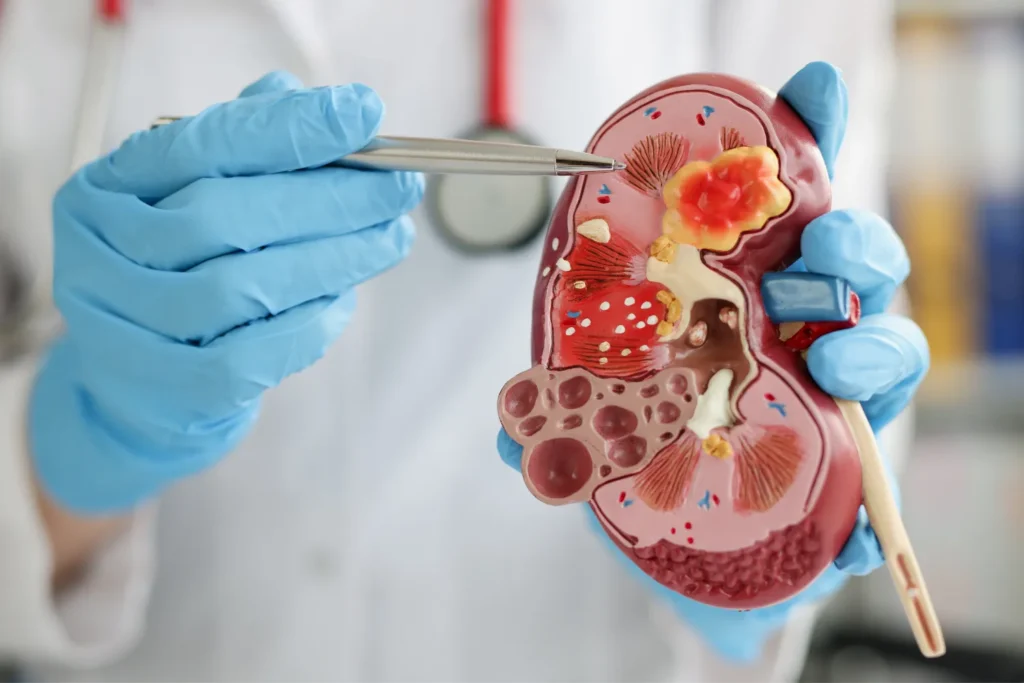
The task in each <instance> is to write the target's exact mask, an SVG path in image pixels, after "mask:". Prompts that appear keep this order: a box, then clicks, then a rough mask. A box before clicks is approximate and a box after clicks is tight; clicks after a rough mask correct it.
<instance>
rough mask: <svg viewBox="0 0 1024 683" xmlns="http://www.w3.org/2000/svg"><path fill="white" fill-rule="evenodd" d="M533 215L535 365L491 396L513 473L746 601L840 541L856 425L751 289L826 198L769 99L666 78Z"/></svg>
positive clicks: (791, 248)
mask: <svg viewBox="0 0 1024 683" xmlns="http://www.w3.org/2000/svg"><path fill="white" fill-rule="evenodd" d="M587 151H590V152H593V153H595V154H600V155H604V156H610V157H615V158H618V159H621V160H623V161H625V162H626V163H627V164H628V166H627V168H626V170H625V171H622V172H621V173H619V174H615V175H611V174H608V175H597V176H583V177H578V178H574V179H573V180H571V181H570V182H569V184H568V185H567V186H566V188H565V190H564V192H563V194H562V196H561V198H560V200H559V203H558V205H557V207H556V210H555V213H554V216H553V218H552V220H551V223H550V225H549V226H548V232H547V236H546V244H545V249H544V253H543V257H542V260H541V263H540V266H539V272H538V279H537V285H536V291H535V297H534V317H533V321H534V323H533V346H532V356H533V364H534V367H533V368H532V369H530V370H527V371H525V372H523V373H521V374H520V375H518V376H516V377H514V378H512V379H511V380H510V381H509V382H508V383H507V384H506V385H505V386H504V387H503V389H502V390H501V392H500V395H499V398H498V410H499V416H500V419H501V422H502V425H503V426H504V427H505V429H506V430H507V431H508V433H509V434H510V435H511V436H512V438H513V439H515V440H516V441H517V442H519V443H520V444H522V445H523V447H524V452H523V462H522V471H523V477H524V480H525V483H526V486H527V487H528V488H529V490H530V491H531V492H532V493H533V495H534V496H536V497H537V498H538V499H540V500H541V501H543V502H545V503H548V504H551V505H562V504H568V503H583V502H585V503H587V504H589V505H590V506H591V507H592V508H593V511H594V513H595V514H596V516H597V518H598V519H599V520H600V523H601V525H602V526H603V528H604V530H605V531H606V533H607V534H608V535H609V537H610V538H611V539H612V541H613V542H614V543H615V544H616V545H617V546H618V547H619V548H620V549H621V551H622V552H623V553H625V554H626V555H627V556H628V557H629V558H630V559H631V560H632V561H633V562H634V563H636V564H637V566H639V567H640V568H641V569H642V570H643V571H644V572H646V573H647V574H648V575H650V576H651V577H653V578H654V579H655V580H657V581H659V582H660V583H662V584H663V585H665V586H667V587H669V588H671V589H673V590H675V591H677V592H678V593H680V594H682V595H685V596H688V597H690V598H692V599H694V600H698V601H700V602H703V603H707V604H710V605H715V606H720V607H728V608H735V609H751V608H756V607H762V606H765V605H769V604H773V603H776V602H779V601H782V600H785V599H786V598H788V597H790V596H792V595H794V594H795V593H797V592H799V591H800V590H801V589H803V588H804V587H805V586H806V585H807V584H809V583H810V582H811V581H813V580H814V579H815V578H816V577H817V576H818V575H819V574H820V573H821V572H822V571H823V570H824V569H825V568H826V567H827V566H828V565H829V564H830V563H831V562H832V561H833V560H834V559H835V557H836V556H837V555H838V553H839V551H840V550H841V549H842V547H843V544H844V543H845V541H846V539H847V538H848V537H849V534H850V532H851V531H852V529H853V525H854V523H855V520H856V515H857V510H858V507H859V505H860V503H861V499H862V493H861V470H860V461H859V458H858V452H857V448H856V445H855V443H854V440H853V436H852V434H851V432H850V429H849V427H848V426H847V423H846V421H845V420H844V418H843V416H842V414H841V413H840V411H839V408H838V407H837V405H836V402H835V401H834V400H833V399H832V398H831V397H830V396H828V395H827V394H825V393H824V392H823V391H821V390H820V389H819V388H818V387H817V385H816V384H815V383H814V381H813V380H812V378H811V377H810V375H809V374H808V372H807V369H806V365H805V363H804V360H803V358H802V356H801V354H800V350H801V349H800V348H799V347H798V346H797V347H794V346H793V344H792V342H791V343H790V344H789V345H787V344H786V342H785V341H783V339H782V338H780V337H786V336H787V335H786V334H785V331H784V330H780V328H779V327H778V326H776V325H774V324H773V323H772V322H771V320H770V319H769V317H768V314H767V312H766V311H765V307H764V304H763V301H762V298H761V297H762V293H761V283H762V277H763V276H764V275H765V274H766V273H769V272H772V271H778V270H782V269H784V268H785V267H787V266H788V265H789V264H791V263H792V262H793V261H794V260H795V259H796V258H797V257H798V256H799V245H800V234H801V232H802V230H803V228H804V226H805V225H806V224H807V223H808V222H809V221H810V220H811V219H813V218H815V217H816V216H818V215H820V214H822V213H825V212H826V211H828V210H829V208H830V204H831V190H830V186H829V182H828V176H827V173H826V169H825V166H824V162H823V160H822V158H821V154H820V152H819V151H818V149H817V146H816V145H815V142H814V139H813V137H812V135H811V134H810V132H809V131H808V130H807V129H806V127H805V126H804V124H803V122H802V121H801V120H800V119H799V118H798V117H797V115H796V114H795V113H794V112H793V111H792V110H791V109H790V108H789V107H788V105H786V104H785V102H783V101H782V100H780V99H778V98H777V97H776V96H775V95H774V94H772V93H770V92H768V91H766V90H764V89H762V88H760V87H758V86H756V85H754V84H752V83H749V82H746V81H742V80H740V79H736V78H732V77H729V76H724V75H717V74H696V75H688V76H682V77H679V78H675V79H672V80H669V81H666V82H663V83H661V84H658V85H656V86H655V87H653V88H651V89H649V90H647V91H645V92H643V93H641V94H639V95H638V96H636V97H635V98H633V99H632V100H630V101H629V102H627V103H626V104H625V105H623V106H622V107H620V108H619V110H618V111H616V112H615V113H614V114H612V115H611V116H610V117H609V118H608V119H607V121H606V122H605V123H604V125H602V126H601V128H600V130H598V132H597V133H596V135H595V136H594V137H593V139H592V141H591V143H590V144H589V146H588V149H587Z"/></svg>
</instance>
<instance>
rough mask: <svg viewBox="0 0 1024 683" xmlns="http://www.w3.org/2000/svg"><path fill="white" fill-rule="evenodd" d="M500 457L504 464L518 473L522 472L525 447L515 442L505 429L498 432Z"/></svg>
mask: <svg viewBox="0 0 1024 683" xmlns="http://www.w3.org/2000/svg"><path fill="white" fill-rule="evenodd" d="M498 455H499V456H500V457H501V461H502V462H504V463H505V464H506V465H508V466H509V467H511V468H512V469H514V470H515V471H516V472H521V471H522V463H523V447H522V446H520V445H519V444H518V443H516V442H515V441H513V440H512V437H511V436H509V434H508V432H506V431H505V430H504V429H502V430H501V431H499V432H498Z"/></svg>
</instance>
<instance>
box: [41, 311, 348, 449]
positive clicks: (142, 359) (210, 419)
mask: <svg viewBox="0 0 1024 683" xmlns="http://www.w3.org/2000/svg"><path fill="white" fill-rule="evenodd" d="M66 295H67V294H66V293H64V292H59V293H58V292H55V297H63V296H66ZM354 308H355V292H354V291H349V292H346V293H345V294H342V295H341V296H338V297H324V298H321V299H316V300H314V301H310V302H308V303H306V304H303V305H301V306H297V307H295V308H291V309H289V310H288V311H285V312H284V313H282V314H280V315H277V316H274V317H271V318H267V319H265V320H258V321H254V322H252V323H250V324H248V325H245V326H243V327H240V328H238V329H236V330H232V331H231V332H229V333H228V334H226V335H224V336H222V337H220V338H218V339H217V340H215V341H214V342H213V343H211V344H210V345H208V346H204V347H197V346H192V345H189V344H182V343H180V342H176V341H174V340H171V339H168V338H166V337H163V336H161V335H159V334H156V333H154V332H151V331H149V330H146V329H143V328H141V327H139V326H137V325H133V324H131V323H130V322H128V321H126V320H124V319H123V318H121V317H120V316H118V315H116V314H114V313H111V312H110V311H108V310H106V309H105V308H103V307H99V306H93V305H89V304H85V305H82V304H81V303H80V304H79V305H75V306H70V307H67V306H65V307H64V309H66V310H67V313H66V314H65V319H66V320H67V324H68V327H69V328H72V327H76V326H78V327H82V326H85V325H89V326H90V327H91V329H92V330H93V332H94V333H93V334H91V335H82V336H81V338H79V339H77V340H76V345H77V346H78V347H79V349H80V351H79V352H80V353H82V354H84V355H85V356H86V357H88V358H90V362H89V363H85V364H82V365H83V366H84V367H82V368H80V373H81V375H82V378H83V382H84V383H85V384H86V386H89V387H90V393H91V394H94V395H95V400H96V401H98V402H99V403H100V404H102V405H107V406H117V407H118V409H119V410H120V411H121V412H122V414H123V419H122V420H120V421H121V422H123V423H124V424H144V425H145V426H146V431H147V436H146V438H145V439H142V440H140V444H139V447H140V449H141V450H140V451H139V452H140V453H146V452H147V450H146V448H147V447H145V446H143V445H142V444H145V443H149V444H152V442H153V439H154V436H153V435H154V434H156V435H159V434H161V433H164V434H166V435H167V439H176V438H178V439H180V438H181V435H186V434H195V433H196V432H197V431H198V430H203V429H205V428H209V429H210V430H211V431H212V430H214V429H216V428H217V427H218V425H219V423H220V421H222V420H223V419H225V418H226V417H228V416H232V415H236V414H238V412H239V411H240V410H244V409H246V408H247V407H249V406H250V405H251V404H252V403H253V402H254V401H256V400H258V398H259V397H260V396H261V395H262V393H263V392H264V391H265V390H266V389H269V388H271V387H274V386H276V385H278V384H280V382H281V381H282V380H283V379H284V378H286V377H288V376H289V375H291V374H294V373H296V372H299V371H300V370H303V369H305V368H307V367H309V366H310V365H312V364H313V363H314V362H316V361H317V360H318V359H319V358H321V357H322V356H323V354H324V352H325V351H326V350H327V348H328V347H329V346H330V345H331V343H333V342H334V341H335V340H336V339H337V338H338V336H339V335H340V334H341V332H342V331H343V330H344V328H345V326H346V325H347V324H348V321H349V319H350V318H351V315H352V312H353V310H354ZM153 387H159V391H154V390H153ZM124 439H125V441H126V442H128V443H131V441H132V437H131V434H130V433H126V434H125V436H124ZM161 445H162V444H161ZM150 447H152V446H150Z"/></svg>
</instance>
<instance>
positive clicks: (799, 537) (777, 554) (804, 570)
mask: <svg viewBox="0 0 1024 683" xmlns="http://www.w3.org/2000/svg"><path fill="white" fill-rule="evenodd" d="M820 553H821V541H820V539H819V533H818V529H817V527H816V526H815V524H814V522H813V521H812V520H809V519H805V520H804V521H802V522H798V523H797V524H794V525H792V526H790V527H787V528H785V529H780V530H778V531H776V532H774V533H772V534H771V535H770V536H768V538H766V539H764V540H763V541H761V542H759V543H757V544H755V545H752V546H750V547H747V548H741V549H739V550H733V551H729V552H717V553H716V552H707V551H703V550H695V549H693V548H687V547H684V546H678V545H675V544H674V543H670V542H668V541H665V540H662V541H659V542H658V543H656V544H655V545H653V546H648V547H645V548H637V549H635V550H633V557H634V561H635V562H636V563H637V565H638V566H639V567H640V568H641V569H643V570H644V571H645V572H646V573H647V574H649V575H650V576H651V577H652V578H654V579H655V580H656V581H658V582H659V583H661V584H663V585H665V586H668V587H669V588H671V589H673V590H675V591H678V592H680V593H682V594H683V595H687V596H690V597H692V596H695V595H701V594H703V595H713V594H719V595H724V596H726V597H729V598H735V597H745V598H751V597H754V596H756V595H757V594H758V593H760V592H762V591H765V590H768V589H770V588H772V587H774V586H776V585H778V584H784V585H787V586H793V585H796V584H798V583H800V582H801V581H804V580H806V578H807V576H808V574H809V573H810V572H811V570H812V568H813V567H814V566H816V564H817V562H818V555H819V554H820Z"/></svg>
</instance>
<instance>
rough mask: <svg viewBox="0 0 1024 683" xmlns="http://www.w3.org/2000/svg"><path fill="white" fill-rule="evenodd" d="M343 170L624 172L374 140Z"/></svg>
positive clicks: (569, 155) (492, 147)
mask: <svg viewBox="0 0 1024 683" xmlns="http://www.w3.org/2000/svg"><path fill="white" fill-rule="evenodd" d="M176 120H178V118H177V117H169V116H168V117H163V118H160V119H157V120H156V121H155V122H154V123H153V126H152V127H153V128H156V127H158V126H162V125H166V124H168V123H173V122H174V121H176ZM331 165H332V166H343V167H347V168H365V169H372V170H384V171H418V172H420V173H468V174H474V175H548V176H574V175H581V174H585V173H609V172H612V171H619V170H622V169H624V168H625V167H626V165H625V164H624V163H622V162H621V161H617V160H615V159H612V158H610V157H602V156H597V155H595V154H588V153H586V152H572V151H569V150H564V149H557V148H554V147H537V146H534V145H522V144H513V143H507V142H483V141H477V140H453V139H444V138H411V137H394V136H383V135H382V136H378V137H376V138H374V139H373V141H372V142H371V143H370V144H369V145H367V146H366V147H364V148H363V149H361V150H359V151H358V152H354V153H352V154H348V155H346V156H344V157H342V158H340V159H338V160H337V161H335V162H333V163H332V164H331Z"/></svg>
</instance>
